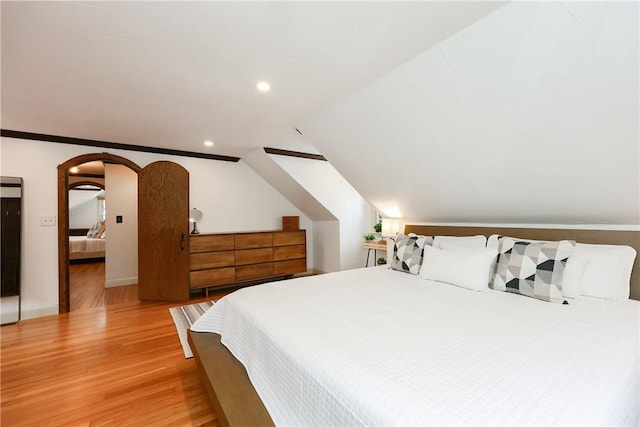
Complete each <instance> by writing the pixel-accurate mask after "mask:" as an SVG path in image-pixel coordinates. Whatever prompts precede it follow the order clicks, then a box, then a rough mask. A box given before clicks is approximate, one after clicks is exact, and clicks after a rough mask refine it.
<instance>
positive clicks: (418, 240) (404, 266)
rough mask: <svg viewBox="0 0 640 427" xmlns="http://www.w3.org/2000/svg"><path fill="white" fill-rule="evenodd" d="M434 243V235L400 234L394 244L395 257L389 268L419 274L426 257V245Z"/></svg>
mask: <svg viewBox="0 0 640 427" xmlns="http://www.w3.org/2000/svg"><path fill="white" fill-rule="evenodd" d="M432 244H433V237H429V236H418V235H416V234H410V235H408V236H406V235H404V234H398V235H397V236H396V238H395V243H394V245H393V257H392V260H391V263H390V264H389V268H391V269H392V270H398V271H404V272H405V273H410V274H418V272H419V271H420V266H421V265H422V259H423V258H424V247H425V245H432Z"/></svg>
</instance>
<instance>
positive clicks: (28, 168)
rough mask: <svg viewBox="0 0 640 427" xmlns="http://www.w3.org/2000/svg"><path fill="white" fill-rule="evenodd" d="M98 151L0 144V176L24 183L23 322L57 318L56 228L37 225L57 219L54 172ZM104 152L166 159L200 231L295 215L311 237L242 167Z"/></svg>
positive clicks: (287, 206)
mask: <svg viewBox="0 0 640 427" xmlns="http://www.w3.org/2000/svg"><path fill="white" fill-rule="evenodd" d="M103 151H105V149H103V148H95V147H83V146H76V145H67V144H55V143H48V142H38V141H27V140H18V139H13V138H1V139H0V174H2V175H7V176H17V177H22V178H23V179H24V187H23V189H24V196H23V226H24V229H23V237H22V239H23V240H22V311H23V313H22V314H23V318H25V319H26V318H32V317H37V316H42V315H48V314H56V313H58V249H57V248H58V233H57V227H43V226H40V215H57V210H58V209H57V206H58V196H57V169H56V167H57V165H59V164H61V163H63V162H65V161H66V160H68V159H70V158H73V157H75V156H78V155H81V154H87V153H97V152H103ZM108 152H109V153H111V154H116V155H119V156H122V157H125V158H128V159H130V160H131V161H133V162H136V163H137V164H138V165H139V166H145V165H147V164H149V163H151V162H153V161H158V160H169V161H173V162H176V163H179V164H181V165H182V166H184V167H185V168H186V169H187V170H189V172H190V186H191V188H190V197H191V205H192V207H193V206H195V207H198V208H199V209H200V210H202V211H203V213H204V218H203V221H202V223H201V224H202V227H201V228H200V229H201V231H202V232H216V231H251V230H268V229H280V228H281V217H282V216H283V215H299V216H300V222H301V226H304V227H305V228H307V230H308V233H310V234H311V235H312V234H313V230H312V227H311V224H310V221H309V220H308V219H307V218H306V217H305V216H304V214H302V212H300V211H299V210H298V209H296V208H295V207H294V206H293V205H291V203H289V202H288V201H287V200H286V199H284V197H282V196H281V195H280V194H279V193H278V192H276V191H275V190H274V189H273V188H272V187H270V186H269V185H268V184H267V183H266V182H265V181H264V180H263V179H262V178H260V177H259V176H258V175H257V174H256V173H255V172H253V171H252V170H251V168H249V167H248V166H247V165H246V164H244V163H243V162H238V163H229V162H221V161H214V160H205V159H193V158H186V157H178V156H162V155H157V154H151V153H140V152H133V151H123V150H108ZM107 209H109V208H108V207H107ZM107 236H108V233H107Z"/></svg>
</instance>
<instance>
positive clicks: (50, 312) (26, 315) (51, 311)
mask: <svg viewBox="0 0 640 427" xmlns="http://www.w3.org/2000/svg"><path fill="white" fill-rule="evenodd" d="M58 311H59V310H58V306H57V305H56V306H55V307H43V308H36V309H29V308H25V307H24V306H22V316H21V317H20V320H27V319H35V318H37V317H45V316H57V315H58V314H59V313H58Z"/></svg>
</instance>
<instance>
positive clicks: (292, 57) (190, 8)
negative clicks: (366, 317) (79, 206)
mask: <svg viewBox="0 0 640 427" xmlns="http://www.w3.org/2000/svg"><path fill="white" fill-rule="evenodd" d="M501 4H502V3H500V2H270V1H266V2H264V1H260V2H243V1H227V2H225V1H210V2H206V1H205V2H182V1H169V2H155V1H154V2H146V1H137V2H136V1H124V2H116V1H114V2H76V1H73V2H72V1H62V2H58V1H56V2H47V1H44V2H41V1H36V2H2V4H1V10H0V11H1V14H2V127H3V128H4V129H12V130H20V131H28V132H36V133H45V134H54V135H63V136H69V137H77V138H85V139H96V140H103V141H111V142H119V143H126V144H134V145H147V146H155V147H162V148H175V149H182V150H187V151H202V152H211V153H215V154H225V155H235V156H241V155H242V154H244V153H245V152H247V151H249V150H250V149H251V148H252V147H260V146H275V147H279V148H287V149H293V150H296V149H297V150H302V151H311V150H313V147H312V146H311V145H310V144H309V143H308V142H307V141H306V140H305V139H304V138H301V137H300V135H299V134H298V133H297V132H296V131H295V127H296V126H297V124H299V123H300V122H301V121H303V120H304V119H307V118H309V117H311V116H312V115H313V114H315V113H316V112H318V111H320V110H322V109H324V108H326V107H327V106H329V105H330V104H332V103H333V102H335V101H337V100H339V99H341V98H343V97H344V96H346V95H348V94H349V93H351V92H353V91H354V90H357V89H359V88H361V87H363V86H365V85H367V84H368V83H369V82H371V81H372V80H374V79H376V78H378V77H380V76H382V75H384V74H385V73H387V72H388V71H390V70H391V69H393V68H395V67H396V66H397V65H399V64H401V63H403V62H405V61H407V60H408V59H410V58H412V57H414V56H415V55H417V54H419V53H421V52H423V51H424V50H426V49H428V48H429V47H431V46H433V45H435V44H436V43H438V42H439V41H441V40H443V39H445V38H446V37H448V36H450V35H451V34H453V33H455V32H456V31H458V30H460V29H461V28H464V27H465V26H466V25H468V24H470V23H472V22H474V21H476V20H477V19H478V18H480V17H482V16H484V15H486V14H487V13H489V12H491V11H492V10H495V9H496V8H498V7H500V6H501ZM262 80H266V81H268V82H269V83H270V84H271V87H272V89H271V91H270V92H269V93H266V94H263V93H259V92H258V91H257V90H256V82H258V81H262ZM205 140H211V141H213V142H214V143H215V145H214V147H212V148H206V147H204V146H203V142H204V141H205Z"/></svg>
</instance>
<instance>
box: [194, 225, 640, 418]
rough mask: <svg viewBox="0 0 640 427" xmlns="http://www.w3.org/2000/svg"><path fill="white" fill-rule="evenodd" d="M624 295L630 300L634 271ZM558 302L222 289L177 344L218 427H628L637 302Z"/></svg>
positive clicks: (594, 239) (635, 400) (359, 284)
mask: <svg viewBox="0 0 640 427" xmlns="http://www.w3.org/2000/svg"><path fill="white" fill-rule="evenodd" d="M405 232H406V233H409V232H416V233H418V234H423V235H445V236H446V235H448V236H456V235H457V236H467V235H477V234H483V235H486V236H489V235H491V234H495V233H498V234H503V235H510V236H518V237H522V238H526V239H545V240H554V239H563V238H569V239H575V240H578V241H581V242H585V243H608V244H626V245H629V246H632V247H635V248H636V250H637V246H638V236H639V233H637V232H597V231H588V232H585V231H583V230H536V229H526V230H525V229H507V230H505V229H497V228H471V229H470V228H469V227H460V228H455V227H446V228H429V227H424V226H420V227H412V228H411V227H410V228H407V229H406V230H405ZM559 236H560V237H559ZM576 236H577V237H576ZM634 255H635V254H634ZM425 259H426V258H425ZM632 262H633V261H632ZM635 263H636V265H635V269H636V270H637V259H636V260H635ZM631 284H632V290H631V295H632V296H636V295H637V291H638V289H637V274H635V272H634V275H633V277H632V281H631ZM627 292H628V291H627ZM566 301H568V304H554V303H550V302H547V301H542V300H540V299H536V298H529V297H525V296H522V295H517V294H514V293H510V292H501V291H497V290H493V289H490V290H487V291H483V292H477V291H473V290H470V289H466V288H464V287H460V286H454V285H451V284H449V283H446V282H442V281H434V280H429V278H428V277H421V275H420V274H407V273H406V272H400V271H394V270H390V269H387V268H385V267H375V268H368V269H359V270H351V271H345V272H340V273H332V274H326V275H322V276H313V277H307V278H300V279H295V280H292V281H283V282H275V283H271V284H265V285H260V286H257V287H253V288H245V289H242V290H239V291H236V292H234V293H232V294H230V295H228V296H226V297H224V298H223V299H221V300H220V301H219V302H217V303H216V304H215V305H214V307H213V308H212V309H211V310H210V311H209V312H207V313H206V314H205V315H204V316H203V317H202V318H201V319H200V320H199V321H198V322H196V324H194V326H193V328H192V330H193V332H190V334H189V337H190V341H191V344H192V348H193V350H194V354H195V356H196V360H197V361H198V364H199V366H200V368H201V371H202V372H203V379H204V381H205V384H206V385H207V388H208V389H209V392H210V395H211V397H212V401H213V402H214V405H215V406H216V410H217V411H218V413H219V415H220V417H221V420H222V422H223V423H225V424H230V425H241V424H253V425H256V424H261V425H268V424H274V423H275V424H278V425H451V424H484V425H500V424H537V425H552V424H564V425H566V424H573V425H575V424H610V425H635V424H637V423H638V421H639V415H638V413H639V402H640V384H639V381H640V372H639V366H640V362H639V356H638V354H639V349H640V344H639V342H638V340H639V335H640V333H639V316H640V303H638V301H634V300H624V299H620V300H615V301H613V300H611V299H604V298H594V297H578V298H572V299H568V300H566ZM197 331H200V332H197ZM221 343H222V344H224V345H222V344H221ZM229 350H230V352H229ZM245 370H246V371H245ZM247 374H248V378H249V379H250V381H248V380H247Z"/></svg>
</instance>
